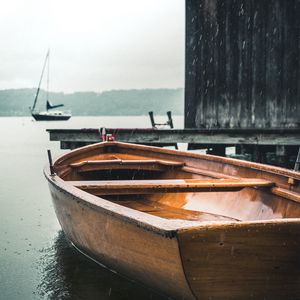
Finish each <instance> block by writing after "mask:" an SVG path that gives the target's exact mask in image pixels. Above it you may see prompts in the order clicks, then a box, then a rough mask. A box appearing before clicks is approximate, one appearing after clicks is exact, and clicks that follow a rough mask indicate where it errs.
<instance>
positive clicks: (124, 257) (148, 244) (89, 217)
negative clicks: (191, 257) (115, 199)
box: [50, 184, 195, 299]
mask: <svg viewBox="0 0 300 300" xmlns="http://www.w3.org/2000/svg"><path fill="white" fill-rule="evenodd" d="M50 191H51V195H52V199H53V204H54V208H55V212H56V215H57V218H58V220H59V223H60V225H61V227H62V229H63V231H64V233H65V234H66V235H67V237H68V238H69V239H70V240H71V242H72V243H73V244H74V245H75V246H76V247H77V248H78V249H79V250H80V251H82V252H84V253H85V254H87V255H88V256H90V257H91V258H93V259H94V260H96V261H97V262H98V263H100V264H102V265H104V266H105V267H107V268H109V269H111V270H113V271H116V272H117V273H119V274H122V275H124V276H126V277H128V278H130V279H133V280H135V281H137V282H140V283H142V284H145V285H147V286H149V287H152V288H153V289H155V290H157V291H160V292H161V293H164V294H166V295H169V296H171V297H173V298H175V299H195V297H194V296H193V294H192V293H191V291H190V288H189V286H188V284H187V282H186V279H185V275H184V271H183V268H182V264H181V257H180V253H179V247H178V241H177V239H176V237H175V236H171V235H169V236H166V235H162V234H159V233H156V232H153V231H150V230H147V229H146V228H143V227H141V226H139V225H138V223H131V222H126V221H124V220H122V218H118V217H116V216H112V215H110V214H109V213H108V212H107V211H105V210H102V209H100V208H99V207H95V206H93V205H91V204H88V203H87V202H85V201H82V200H81V199H80V198H77V197H76V196H75V198H74V196H72V195H70V194H68V193H65V192H64V191H62V190H60V189H59V188H57V187H55V185H52V184H50Z"/></svg>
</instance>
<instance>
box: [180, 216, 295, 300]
mask: <svg viewBox="0 0 300 300" xmlns="http://www.w3.org/2000/svg"><path fill="white" fill-rule="evenodd" d="M178 241H179V245H180V253H181V257H182V262H183V266H184V270H185V275H186V278H187V280H188V282H189V285H190V287H191V289H192V291H193V293H194V294H195V296H196V297H197V298H198V299H216V300H224V299H230V300H241V299H243V300H244V299H245V300H247V299H265V300H283V299H300V256H299V250H300V224H299V221H296V222H295V221H294V222H290V223H284V222H282V223H275V222H270V223H257V224H255V223H252V224H251V223H249V224H247V225H244V224H243V223H237V224H235V225H228V226H214V225H211V226H209V225H208V226H207V227H206V228H204V227H202V228H198V229H197V228H195V229H190V230H183V231H182V232H179V233H178Z"/></svg>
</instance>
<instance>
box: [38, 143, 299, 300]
mask: <svg viewBox="0 0 300 300" xmlns="http://www.w3.org/2000/svg"><path fill="white" fill-rule="evenodd" d="M115 155H119V156H120V157H121V158H122V159H123V160H121V159H120V158H119V157H115ZM103 156H104V158H103ZM101 157H102V160H100V159H99V158H101ZM137 157H138V158H141V157H142V158H145V157H146V158H147V159H148V160H147V161H145V160H144V164H142V163H141V161H140V160H137ZM126 158H127V159H126ZM134 158H135V159H136V161H137V162H138V164H139V165H138V166H139V167H140V168H142V167H143V166H144V169H143V170H144V171H145V172H146V171H147V169H146V168H148V169H149V168H152V169H155V170H160V169H161V168H163V166H164V168H165V167H166V166H168V165H170V161H171V160H172V168H173V169H172V170H171V171H169V176H173V177H175V174H176V173H177V174H178V172H179V169H180V170H181V172H182V173H181V176H184V177H183V178H185V177H187V175H189V176H190V177H191V174H193V176H198V177H199V176H205V175H207V177H209V178H219V177H218V176H219V175H220V176H221V177H225V176H226V175H227V176H232V175H235V176H239V177H241V178H247V177H249V178H251V177H252V178H262V179H268V180H272V182H273V183H274V185H272V186H261V187H245V188H244V189H243V190H242V191H229V192H220V191H215V192H214V191H209V192H207V191H204V192H203V191H202V192H201V191H200V192H199V193H198V194H197V193H195V192H189V193H186V194H185V192H186V190H185V189H183V190H182V191H181V192H180V190H179V191H177V192H176V190H174V189H173V190H172V192H170V193H167V192H166V191H163V190H162V191H160V192H159V193H158V194H157V193H155V192H157V190H158V189H162V188H163V189H167V188H168V185H164V186H163V185H162V183H161V182H160V181H157V182H158V183H156V184H157V186H156V187H155V190H156V191H154V190H152V191H151V195H150V196H151V197H152V200H153V201H154V202H152V203H154V204H155V205H154V206H151V207H148V210H144V211H143V210H141V211H139V210H138V209H133V208H130V206H128V207H124V206H122V204H121V203H122V201H123V203H127V202H130V201H131V202H130V203H131V204H132V202H134V201H136V200H134V198H133V199H132V198H131V197H134V196H136V195H134V193H132V188H130V184H128V183H126V184H127V185H128V186H125V187H124V186H123V188H122V189H121V190H120V189H118V191H117V193H115V192H116V191H115V190H116V187H114V188H112V183H111V182H109V181H106V183H105V190H103V179H104V178H105V176H104V175H105V174H106V175H107V173H101V174H97V176H98V177H97V178H101V179H102V181H101V180H100V181H101V182H100V185H99V183H98V187H97V185H94V187H97V188H98V189H99V187H101V186H102V189H99V190H98V192H99V193H97V189H96V190H95V189H94V194H93V193H88V192H86V191H84V188H88V187H93V183H92V182H90V181H89V180H90V179H88V180H84V179H85V178H84V177H82V178H81V177H80V176H83V175H82V174H84V172H92V171H94V170H95V168H98V169H96V170H98V171H99V166H100V167H101V170H102V169H103V170H104V169H105V168H106V169H107V170H109V174H111V173H112V168H114V166H115V168H116V166H118V168H119V170H121V171H123V168H125V167H126V168H127V169H126V170H127V171H130V170H128V169H129V168H136V165H135V164H133V162H134V161H132V159H134ZM149 159H150V160H149ZM145 162H148V165H147V164H145ZM149 162H150V163H151V164H150V165H149ZM153 162H156V163H155V164H154V163H153ZM158 162H160V164H158ZM175 162H177V163H175ZM178 162H181V165H180V166H179V164H178ZM54 168H55V172H57V174H58V175H57V174H52V175H50V172H49V169H48V168H45V171H44V172H45V175H46V178H47V179H48V181H49V186H50V191H51V195H52V199H53V203H54V207H55V211H56V215H57V217H58V220H59V222H60V224H61V227H62V229H63V231H64V232H65V234H66V235H67V236H68V238H69V239H70V240H71V241H72V242H73V244H74V245H75V246H76V247H77V248H79V249H80V251H82V252H84V253H86V254H88V255H89V256H90V257H92V258H93V259H95V260H96V261H98V262H99V263H101V264H103V265H105V266H106V267H108V268H110V269H112V270H114V271H117V272H118V273H120V274H123V275H125V276H127V277H129V278H131V279H134V280H136V281H139V282H141V283H143V284H145V285H147V286H149V287H152V288H153V289H155V290H158V291H160V292H162V293H164V294H166V295H168V296H171V297H172V298H174V299H217V300H221V299H222V300H223V299H229V300H241V299H243V300H244V299H270V300H271V299H272V300H274V299H300V219H299V215H300V211H299V209H300V204H299V202H300V197H299V192H300V191H299V180H300V176H299V173H296V172H292V171H288V170H285V169H279V168H275V167H269V166H265V165H258V164H254V163H249V162H241V161H235V160H231V159H224V158H219V157H213V156H201V155H197V154H190V153H184V152H178V151H172V150H163V149H157V148H154V147H146V146H136V145H129V144H123V143H100V144H96V145H92V146H87V147H85V148H81V149H77V150H75V151H71V152H70V153H68V154H66V155H64V156H62V157H61V158H59V159H57V160H56V161H55V164H54ZM197 168H198V169H197ZM121 171H120V173H119V174H124V173H122V172H121ZM197 171H198V173H197ZM80 172H81V173H80ZM183 172H185V173H183ZM199 173H200V175H199ZM103 174H104V175H103ZM129 174H131V173H129ZM100 175H102V177H101V176H100ZM76 176H77V177H76ZM190 177H188V178H190ZM178 178H180V177H178ZM227 178H228V177H227ZM74 180H75V181H74ZM76 180H77V181H76ZM78 180H79V181H80V182H81V183H82V189H83V190H82V189H80V188H77V186H78V185H76V184H78ZM131 180H132V183H131V185H133V183H134V182H135V183H134V184H135V185H136V186H141V184H142V183H143V180H144V179H143V180H142V179H140V180H133V179H131ZM151 180H153V179H150V180H149V181H151ZM186 180H189V179H186ZM146 181H147V180H146ZM154 181H155V180H154ZM175 181H176V180H175ZM179 181H180V180H179ZM116 182H117V183H118V184H119V185H121V184H122V182H121V180H116V179H115V181H114V183H116ZM141 182H142V183H141ZM224 182H225V181H224ZM224 182H223V183H224ZM202 183H203V181H202ZM94 184H96V183H95V182H94ZM275 184H276V185H275ZM115 185H116V184H115ZM175 185H176V188H177V189H179V188H180V183H178V179H177V181H176V183H175ZM142 186H143V187H144V189H145V190H144V191H143V192H144V193H145V194H147V193H148V192H149V189H150V188H152V187H153V186H151V185H149V182H148V186H146V185H145V184H144V185H142ZM146 187H147V189H148V190H147V189H146ZM135 188H136V187H135ZM185 188H186V187H185ZM114 189H115V190H114ZM87 190H88V189H87ZM90 191H91V189H90ZM120 191H121V192H122V193H123V194H124V195H126V198H123V200H122V197H120V199H117V198H113V197H115V195H119V194H118V193H120ZM135 191H140V190H139V189H135ZM109 192H110V194H109ZM113 192H114V193H113ZM226 193H227V194H226ZM97 195H98V196H97ZM107 195H108V197H107ZM124 195H123V196H124ZM197 195H198V196H197ZM199 195H200V196H199ZM196 196H197V197H196ZM113 199H115V201H116V203H114V201H113ZM126 199H127V200H126ZM128 199H129V200H128ZM149 199H150V198H149ZM124 200H126V201H124ZM162 201H164V202H162ZM159 204H160V205H162V204H163V205H164V207H166V206H167V207H169V208H170V205H173V206H172V208H173V211H171V210H169V211H167V212H168V213H169V214H167V213H166V212H164V211H160V214H158V215H156V216H155V215H151V212H152V213H153V211H154V210H155V209H157V208H159ZM123 205H124V204H123ZM139 205H140V207H141V206H142V201H141V199H140V203H139ZM176 205H177V206H176ZM175 206H176V207H177V209H178V210H176V207H175ZM182 207H184V209H182ZM199 207H200V210H199V211H196V208H199ZM190 209H193V212H194V213H196V212H199V213H200V212H210V213H213V214H214V215H216V214H217V215H223V216H227V217H231V218H232V219H230V218H229V220H227V219H226V220H224V219H223V218H221V219H217V221H215V219H213V220H212V219H210V220H208V221H201V220H200V221H199V220H198V219H197V220H194V219H193V220H191V219H190V218H186V219H185V218H184V216H187V215H184V214H183V210H185V213H188V211H189V210H190ZM171 212H172V213H174V214H176V217H174V219H172V218H171ZM159 216H160V217H159ZM237 217H238V218H237Z"/></svg>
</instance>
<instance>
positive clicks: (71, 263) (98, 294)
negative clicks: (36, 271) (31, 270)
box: [37, 231, 167, 300]
mask: <svg viewBox="0 0 300 300" xmlns="http://www.w3.org/2000/svg"><path fill="white" fill-rule="evenodd" d="M42 252H43V255H42V258H41V264H40V267H41V272H42V274H43V275H42V278H41V282H40V284H39V285H38V289H37V290H38V293H39V295H40V297H41V298H46V299H53V300H54V299H55V300H56V299H110V300H113V299H118V300H120V299H153V300H166V299H167V298H166V297H163V296H160V295H158V294H156V293H155V292H153V291H150V290H148V289H147V288H145V287H142V286H140V285H138V284H137V283H134V282H132V281H129V280H127V279H125V278H123V277H120V276H119V275H117V274H115V273H113V272H111V271H109V270H107V269H105V268H103V267H101V266H99V265H98V264H96V263H95V262H93V261H91V260H90V259H88V258H86V257H85V256H84V255H82V254H81V253H79V252H78V251H77V250H76V249H75V248H74V247H73V246H72V245H71V243H70V242H69V241H68V240H67V239H66V237H65V235H64V233H63V232H62V231H59V232H58V235H57V237H56V239H55V241H54V243H53V245H52V246H50V247H49V248H46V249H43V250H42Z"/></svg>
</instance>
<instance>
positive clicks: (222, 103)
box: [185, 0, 300, 154]
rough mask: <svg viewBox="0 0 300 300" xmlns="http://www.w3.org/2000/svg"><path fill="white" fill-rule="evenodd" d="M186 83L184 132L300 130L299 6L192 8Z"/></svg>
mask: <svg viewBox="0 0 300 300" xmlns="http://www.w3.org/2000/svg"><path fill="white" fill-rule="evenodd" d="M185 82H186V85H185V128H242V129H243V128H247V129H249V128H280V129H283V128H287V127H288V128H290V127H293V128H295V127H296V128H299V127H300V0H186V81H185ZM299 144H300V142H299ZM280 146H284V145H280ZM265 149H266V147H265ZM261 150H263V149H261ZM277 150H278V147H277ZM280 151H281V152H282V153H283V154H284V153H285V152H286V150H285V149H283V148H282V147H281V150H279V152H280ZM288 151H292V152H295V151H296V150H295V147H294V148H293V147H292V148H289V149H288ZM262 152H263V151H262Z"/></svg>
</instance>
